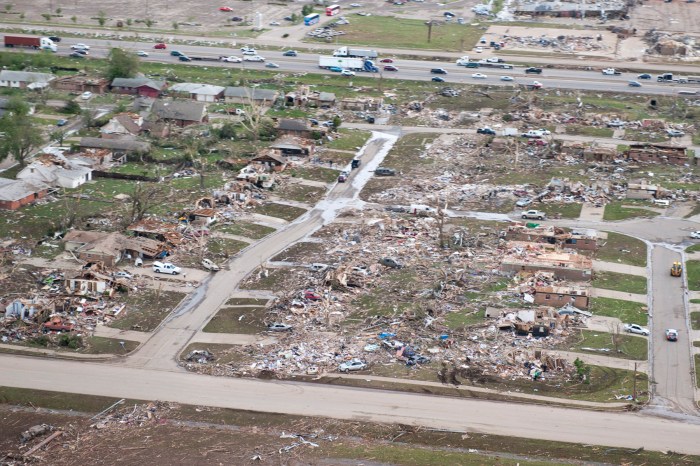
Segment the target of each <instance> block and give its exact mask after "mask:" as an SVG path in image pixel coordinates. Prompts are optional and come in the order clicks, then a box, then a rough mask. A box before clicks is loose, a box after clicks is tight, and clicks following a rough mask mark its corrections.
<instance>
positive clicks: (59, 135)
mask: <svg viewBox="0 0 700 466" xmlns="http://www.w3.org/2000/svg"><path fill="white" fill-rule="evenodd" d="M49 137H50V138H51V139H52V140H54V141H58V145H59V146H62V145H63V140H64V139H65V138H66V132H65V131H64V130H62V129H57V130H54V131H51V134H50V135H49Z"/></svg>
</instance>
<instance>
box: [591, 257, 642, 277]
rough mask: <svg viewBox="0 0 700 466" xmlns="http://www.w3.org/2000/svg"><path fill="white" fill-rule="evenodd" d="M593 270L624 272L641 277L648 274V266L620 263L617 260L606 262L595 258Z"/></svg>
mask: <svg viewBox="0 0 700 466" xmlns="http://www.w3.org/2000/svg"><path fill="white" fill-rule="evenodd" d="M593 270H599V271H602V272H615V273H624V274H628V275H639V276H640V277H646V276H647V268H646V267H639V266H636V265H628V264H619V263H617V262H604V261H598V260H595V259H594V260H593Z"/></svg>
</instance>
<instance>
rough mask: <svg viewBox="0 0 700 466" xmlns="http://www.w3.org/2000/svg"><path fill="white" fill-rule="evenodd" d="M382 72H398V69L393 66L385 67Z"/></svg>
mask: <svg viewBox="0 0 700 466" xmlns="http://www.w3.org/2000/svg"><path fill="white" fill-rule="evenodd" d="M384 71H399V69H398V68H397V67H395V66H394V65H386V66H385V67H384Z"/></svg>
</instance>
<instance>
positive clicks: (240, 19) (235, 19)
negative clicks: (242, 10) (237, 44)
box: [231, 16, 243, 23]
mask: <svg viewBox="0 0 700 466" xmlns="http://www.w3.org/2000/svg"><path fill="white" fill-rule="evenodd" d="M231 21H233V22H235V23H238V22H240V21H243V18H241V17H240V16H234V17H233V18H231Z"/></svg>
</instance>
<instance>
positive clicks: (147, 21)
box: [145, 18, 153, 28]
mask: <svg viewBox="0 0 700 466" xmlns="http://www.w3.org/2000/svg"><path fill="white" fill-rule="evenodd" d="M145 23H146V27H147V28H150V27H151V26H153V20H152V19H151V18H148V19H147V20H146V21H145Z"/></svg>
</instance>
